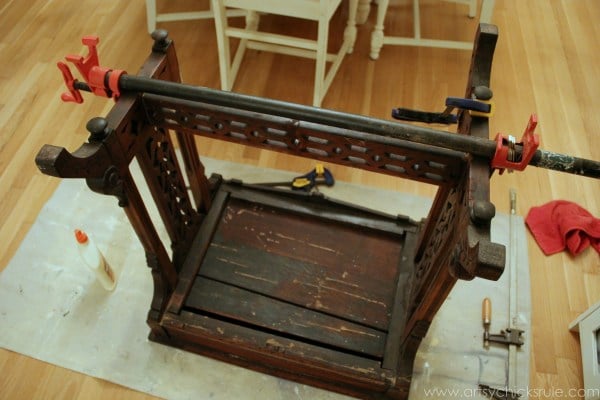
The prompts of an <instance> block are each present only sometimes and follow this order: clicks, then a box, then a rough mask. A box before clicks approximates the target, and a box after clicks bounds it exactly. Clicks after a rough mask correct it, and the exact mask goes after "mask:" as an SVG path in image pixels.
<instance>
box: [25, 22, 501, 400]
mask: <svg viewBox="0 0 600 400" xmlns="http://www.w3.org/2000/svg"><path fill="white" fill-rule="evenodd" d="M495 35H496V33H495V31H494V29H492V28H490V27H489V26H483V25H482V31H481V32H479V33H478V38H477V40H476V45H475V51H474V56H473V65H472V69H471V70H472V72H471V74H470V81H469V83H468V88H467V93H470V90H471V88H472V86H473V84H475V83H476V84H485V82H488V81H489V68H490V66H491V57H492V54H493V50H494V46H493V45H492V44H495V39H496V37H495ZM140 76H145V77H152V78H160V79H164V81H152V82H155V83H156V85H158V86H161V85H162V86H168V87H169V88H175V89H177V88H179V89H181V90H189V86H186V87H184V86H182V85H180V84H177V83H176V82H178V81H179V72H178V64H177V59H176V56H175V50H174V47H173V44H172V42H170V41H169V40H164V38H163V39H159V40H157V41H156V42H155V45H154V47H153V51H152V53H151V54H150V56H149V57H148V59H147V61H146V63H145V64H144V65H143V66H142V69H141V72H140ZM134 81H135V79H132V80H131V82H134ZM168 81H170V82H168ZM160 82H163V83H160ZM186 88H187V89H186ZM213 93H217V94H218V93H222V92H219V91H216V92H213ZM228 96H229V97H228V98H235V95H233V97H232V96H231V95H228ZM180 97H183V95H182V96H180ZM220 97H223V96H220ZM245 99H246V100H248V98H245ZM255 100H256V101H259V100H257V99H255ZM208 103H210V101H209V102H208ZM243 104H247V102H246V103H244V102H235V103H232V104H222V103H219V102H218V101H217V100H214V103H211V104H206V103H200V102H194V101H190V100H189V97H188V100H183V99H181V98H177V96H175V97H165V96H157V95H151V94H144V93H141V94H126V95H124V96H122V97H121V98H120V99H119V100H118V101H117V103H116V105H115V106H114V107H113V109H112V110H111V111H110V112H109V114H108V115H107V121H108V127H109V129H108V131H107V132H106V133H107V135H106V137H105V138H104V139H93V138H92V139H93V140H90V143H86V144H84V145H83V146H82V147H81V148H80V149H78V150H76V151H75V152H74V153H73V154H71V153H69V152H68V151H66V150H65V149H62V148H58V147H53V146H45V147H44V148H43V149H42V150H41V151H40V153H39V154H38V157H37V158H36V162H37V164H38V166H39V167H40V170H42V172H44V173H47V174H49V175H53V176H59V177H79V178H85V179H86V181H87V184H88V186H89V187H90V188H91V189H92V190H94V191H96V192H98V193H102V194H108V195H112V196H115V197H116V198H117V199H118V201H119V205H120V206H122V207H124V209H125V212H126V214H127V216H128V217H129V219H130V222H131V224H132V226H133V228H134V230H135V232H136V233H137V235H138V237H139V238H140V241H141V242H142V244H143V247H144V251H145V253H146V260H147V264H148V266H149V267H150V268H151V273H152V276H153V279H154V296H153V300H152V304H151V309H150V312H149V313H148V317H147V322H148V324H149V326H150V339H151V340H154V341H157V342H161V343H164V344H167V345H170V346H175V347H179V348H183V349H186V350H190V351H194V352H197V353H200V354H205V355H208V356H211V357H215V358H218V359H221V360H225V361H227V362H232V363H235V364H238V365H242V366H245V367H248V368H253V369H256V370H259V371H263V372H268V373H271V374H274V375H277V376H281V377H285V378H287V379H293V380H296V381H298V382H302V383H308V384H311V385H315V386H318V387H323V388H326V389H329V390H334V391H337V392H340V393H345V394H349V395H353V396H357V397H361V398H366V399H406V398H407V397H408V392H409V388H410V378H411V375H412V364H413V361H414V356H415V353H416V351H417V349H418V346H419V343H420V342H421V340H422V338H423V337H424V336H425V334H426V333H427V329H428V327H429V325H430V323H431V321H432V319H433V317H434V316H435V314H436V312H437V311H438V309H439V308H440V306H441V305H442V303H443V302H444V300H445V299H446V297H447V296H448V293H449V292H450V290H451V289H452V287H453V285H454V284H455V282H456V281H457V280H458V279H472V278H473V277H475V276H480V277H485V278H488V279H497V278H498V277H499V276H500V274H501V273H502V270H503V268H504V248H503V247H502V246H500V245H496V244H494V243H491V242H490V241H489V230H490V223H489V222H490V220H491V217H492V216H493V212H492V211H493V209H492V208H491V207H493V206H491V207H490V205H491V203H489V202H488V198H489V188H488V186H489V174H487V172H489V171H484V168H483V164H482V163H481V162H480V160H477V159H476V158H475V159H474V158H473V156H472V155H471V154H469V153H468V152H467V151H465V152H459V151H455V150H447V149H442V148H436V147H433V146H431V145H429V143H428V144H416V143H410V142H407V141H406V140H404V139H403V137H402V136H401V135H395V136H387V135H378V134H374V133H373V132H371V131H370V130H369V129H366V128H365V129H364V131H357V130H352V129H350V128H351V126H350V124H348V123H346V124H344V123H343V121H344V120H345V119H347V121H356V120H357V119H358V120H361V121H362V120H363V119H361V117H360V116H356V115H351V114H344V113H335V117H336V121H342V122H341V123H340V124H341V125H340V124H333V123H332V124H331V126H329V125H325V124H323V123H317V122H318V121H329V119H327V118H319V117H320V116H321V117H325V116H326V115H328V116H331V113H330V112H328V111H327V110H322V109H310V115H311V117H310V118H308V117H307V119H306V120H302V119H301V118H300V120H296V119H290V116H289V115H288V116H287V117H286V116H285V115H286V114H285V113H283V111H281V112H282V113H283V114H281V115H279V114H278V113H277V112H276V111H274V112H272V113H265V112H267V111H265V110H262V111H260V112H257V110H255V109H253V108H251V107H250V106H248V107H247V108H244V106H243ZM280 105H281V106H282V107H284V108H286V107H285V104H284V103H280ZM287 108H294V107H292V105H290V106H289V107H287ZM295 108H298V107H295ZM307 115H308V114H307ZM299 116H300V117H301V115H299ZM368 122H369V124H372V126H375V125H378V124H380V125H381V126H383V125H385V126H387V127H389V128H390V129H392V130H395V128H394V125H393V124H392V123H390V122H389V121H381V122H378V121H377V120H375V119H369V120H368ZM402 129H406V128H401V127H400V128H398V131H401V130H402ZM471 130H474V132H473V133H474V134H475V135H476V136H481V135H483V134H484V133H485V132H487V121H486V120H481V119H469V118H467V117H466V116H465V115H463V116H462V119H461V123H460V126H459V131H460V133H462V134H470V133H472V132H471ZM194 135H200V136H205V137H211V138H214V139H218V140H225V141H233V142H238V143H242V144H245V145H247V146H253V147H259V148H269V149H274V150H277V151H282V152H285V153H289V154H295V155H300V156H304V157H309V158H313V159H318V160H325V161H327V162H331V163H338V164H343V165H351V166H354V167H356V168H360V169H365V170H369V171H375V172H378V173H381V174H386V175H388V176H392V177H401V178H406V179H411V180H416V181H420V182H426V183H430V184H433V185H435V186H437V187H438V192H437V195H436V199H435V201H434V204H433V207H432V208H431V210H430V212H429V214H428V217H427V218H426V219H424V220H422V221H412V220H410V219H409V218H406V217H402V216H392V215H386V214H384V213H381V212H378V211H376V210H368V209H365V208H362V207H357V206H354V205H351V204H347V203H344V202H340V201H334V200H331V199H327V198H325V197H323V196H317V195H309V194H303V193H295V192H292V191H284V190H272V189H271V190H269V189H266V188H264V187H262V188H261V187H258V186H253V185H244V184H242V183H240V182H235V181H231V182H223V181H222V179H220V178H218V177H215V179H210V180H209V179H207V178H206V177H205V176H204V167H203V166H202V163H201V162H200V160H199V157H198V152H197V149H196V146H195V142H194ZM444 137H449V138H452V137H453V135H445V136H444ZM174 138H177V140H176V141H175V140H174ZM178 145H179V147H180V149H181V152H180V153H178V152H177V151H176V148H177V146H178ZM133 159H137V161H138V162H139V164H140V166H141V168H142V171H143V174H144V179H145V181H146V184H147V185H148V187H149V189H150V192H151V194H152V196H151V197H152V198H151V199H143V198H142V197H141V196H140V193H139V191H138V188H137V186H136V183H135V182H134V181H133V178H132V176H131V173H130V171H129V165H130V163H131V162H132V160H133ZM181 165H183V168H182V167H181ZM184 172H185V176H184ZM188 184H189V189H188V187H187V185H188ZM150 202H152V203H154V204H153V206H156V207H157V208H158V211H159V215H160V217H161V218H162V220H163V223H164V226H165V227H166V229H167V232H168V234H169V239H170V242H171V243H170V245H171V250H172V257H171V256H170V255H169V254H168V252H167V250H166V249H165V247H164V246H163V244H162V242H161V241H160V239H159V235H158V232H157V230H156V229H155V228H154V221H152V220H151V218H150V216H149V213H148V211H147V207H148V206H150V204H149V203H150ZM399 211H400V210H399Z"/></svg>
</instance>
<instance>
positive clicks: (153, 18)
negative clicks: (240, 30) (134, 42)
mask: <svg viewBox="0 0 600 400" xmlns="http://www.w3.org/2000/svg"><path fill="white" fill-rule="evenodd" d="M241 15H244V14H243V12H241V11H235V12H233V13H230V14H228V16H230V17H235V16H241ZM209 18H210V19H212V18H214V14H213V12H212V7H210V3H209V9H208V10H196V11H182V12H170V13H157V11H156V0H146V22H147V24H148V33H152V32H154V30H155V29H156V23H157V22H168V21H189V20H194V19H209Z"/></svg>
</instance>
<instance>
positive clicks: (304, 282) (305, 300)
mask: <svg viewBox="0 0 600 400" xmlns="http://www.w3.org/2000/svg"><path fill="white" fill-rule="evenodd" d="M402 243H403V237H402V236H398V235H394V236H392V235H384V234H382V233H379V232H370V231H369V230H368V229H364V230H363V231H362V232H357V231H356V229H355V228H352V227H350V226H348V225H347V224H339V223H337V224H336V223H332V222H331V221H327V220H321V219H319V218H315V217H307V216H305V215H299V214H293V213H290V212H289V211H284V210H281V209H276V208H273V207H266V206H263V205H260V204H255V203H249V202H245V201H241V200H235V199H234V200H232V201H230V202H229V204H228V205H227V206H226V208H225V210H224V212H223V216H222V219H221V221H220V224H219V226H218V227H217V229H216V232H215V235H214V237H213V240H212V242H211V245H210V248H209V250H208V252H207V254H206V258H205V260H204V262H203V264H202V266H201V267H200V277H198V278H197V279H196V282H195V283H194V286H193V287H192V291H191V293H190V297H189V299H188V301H187V302H186V305H185V306H186V307H188V308H193V309H196V310H199V311H201V312H209V313H211V314H214V315H218V316H221V317H225V318H227V319H230V320H231V319H234V320H239V321H241V322H242V323H244V324H251V325H255V326H256V327H257V329H264V330H269V331H273V332H275V334H281V335H284V336H285V335H289V336H294V337H296V338H304V339H305V340H307V341H309V342H314V343H322V344H323V345H326V346H333V347H337V348H342V349H344V350H346V351H349V352H355V353H364V354H366V355H368V356H372V357H376V358H379V359H381V358H382V356H383V349H384V344H385V338H386V333H387V330H388V325H389V317H390V312H391V307H390V306H391V304H393V298H394V291H395V287H396V280H397V275H398V271H397V266H398V263H399V260H400V253H401V250H402Z"/></svg>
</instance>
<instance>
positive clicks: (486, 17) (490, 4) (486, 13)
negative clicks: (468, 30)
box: [479, 0, 494, 24]
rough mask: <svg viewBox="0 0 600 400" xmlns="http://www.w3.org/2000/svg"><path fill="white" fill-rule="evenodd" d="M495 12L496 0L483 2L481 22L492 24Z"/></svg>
mask: <svg viewBox="0 0 600 400" xmlns="http://www.w3.org/2000/svg"><path fill="white" fill-rule="evenodd" d="M493 12H494V0H483V1H482V2H481V15H480V16H479V22H482V23H484V24H490V23H491V22H492V13H493Z"/></svg>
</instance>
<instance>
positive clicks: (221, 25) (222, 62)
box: [211, 0, 233, 90]
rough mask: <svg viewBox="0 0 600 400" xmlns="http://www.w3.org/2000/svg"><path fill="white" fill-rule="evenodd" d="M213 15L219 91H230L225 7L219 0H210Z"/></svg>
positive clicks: (231, 83) (229, 54)
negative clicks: (219, 80) (219, 81)
mask: <svg viewBox="0 0 600 400" xmlns="http://www.w3.org/2000/svg"><path fill="white" fill-rule="evenodd" d="M211 4H212V8H213V12H214V15H215V31H216V36H217V49H218V51H219V74H220V75H221V89H222V90H231V87H232V86H233V82H231V79H230V72H231V53H230V49H229V39H228V38H227V35H226V33H225V30H226V29H227V16H226V15H225V12H226V10H225V6H224V5H223V3H222V2H220V1H219V0H211Z"/></svg>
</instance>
